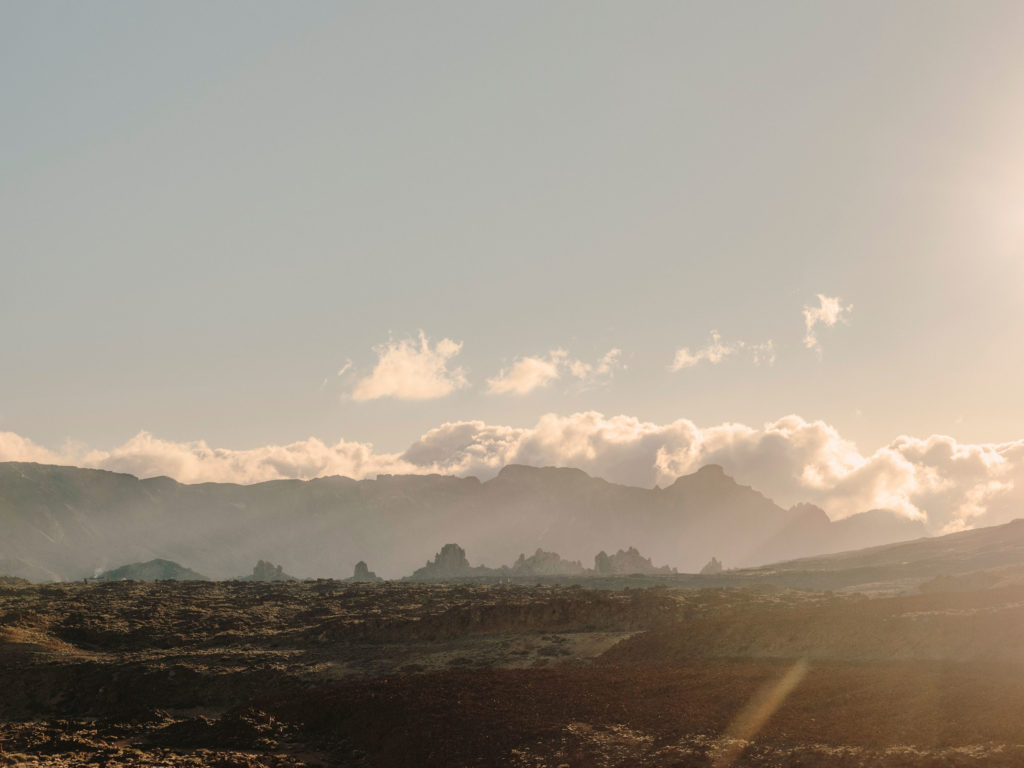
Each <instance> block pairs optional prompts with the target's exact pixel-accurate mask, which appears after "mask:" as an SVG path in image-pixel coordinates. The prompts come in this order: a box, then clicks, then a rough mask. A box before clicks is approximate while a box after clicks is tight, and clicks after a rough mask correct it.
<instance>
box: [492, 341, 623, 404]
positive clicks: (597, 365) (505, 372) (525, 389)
mask: <svg viewBox="0 0 1024 768" xmlns="http://www.w3.org/2000/svg"><path fill="white" fill-rule="evenodd" d="M625 367H626V366H625V365H624V364H623V362H622V350H621V349H617V348H612V349H610V350H608V351H607V352H605V353H604V354H603V355H602V356H601V357H600V358H598V360H597V361H596V362H594V363H587V362H584V361H583V360H579V359H576V358H570V357H569V353H568V352H566V351H565V350H564V349H561V348H559V349H552V350H551V351H550V352H548V354H547V357H521V358H519V359H518V360H516V361H515V362H514V363H513V364H512V365H510V366H509V367H508V368H503V369H502V370H501V371H499V372H498V375H497V376H495V377H494V378H491V379H488V380H487V391H488V392H489V393H491V394H492V395H502V394H516V395H525V394H529V393H530V392H533V391H534V390H535V389H541V388H542V387H546V386H548V385H549V384H551V383H552V382H554V381H557V380H558V379H561V378H562V377H563V376H565V375H569V376H572V377H573V378H575V379H577V380H579V381H580V382H581V383H582V384H583V385H584V386H592V385H594V384H598V383H601V382H602V381H607V380H608V379H609V378H611V377H612V376H613V375H614V374H615V371H617V370H620V369H623V368H625Z"/></svg>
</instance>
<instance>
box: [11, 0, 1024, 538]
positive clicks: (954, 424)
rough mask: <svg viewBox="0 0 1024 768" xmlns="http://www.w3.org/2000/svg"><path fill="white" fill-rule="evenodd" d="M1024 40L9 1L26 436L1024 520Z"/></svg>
mask: <svg viewBox="0 0 1024 768" xmlns="http://www.w3.org/2000/svg"><path fill="white" fill-rule="evenodd" d="M1022 39H1024V5H1022V4H1021V3H1019V2H996V1H994V0H993V1H991V2H989V1H986V2H977V3H963V2H942V1H933V0H929V1H928V2H911V1H908V2H901V3H887V2H873V1H870V0H869V1H866V2H861V1H858V2H774V3H756V4H755V3H748V2H706V3H704V2H687V3H679V2H665V3H662V2H639V3H629V4H625V3H593V2H586V3H584V2H571V1H566V2H560V3H542V2H517V3H505V4H497V3H470V2H462V3H452V2H439V3H429V4H426V3H379V2H375V3H360V2H345V3H343V2H329V3H320V2H313V1H312V0H310V1H309V2H303V3H277V2H256V1H253V0H246V2H230V1H227V0H222V1H221V2H218V3H212V4H211V3H199V2H186V1H184V0H182V1H181V2H175V3H136V2H129V1H127V0H126V1H125V2H112V1H109V0H108V1H105V2H100V1H98V2H92V3H77V2H70V1H67V2H53V1H52V0H32V2H28V1H27V0H18V1H17V2H15V1H12V0H0V118H2V119H0V268H2V270H0V324H2V328H3V333H2V334H0V460H5V459H6V460H37V461H53V462H57V463H74V464H79V465H85V466H99V467H104V468H110V469H118V470H121V471H130V472H132V473H134V474H141V475H146V474H167V475H171V476H174V477H176V478H177V479H179V480H182V481H184V482H197V481H202V480H226V481H235V482H254V481H257V480H266V479H273V478H275V477H311V476H317V475H322V474H334V473H341V474H350V475H353V476H372V474H373V473H375V472H378V471H413V472H421V471H442V472H451V473H457V474H469V473H473V474H478V475H480V476H481V477H486V476H489V475H493V473H494V472H496V471H497V468H499V467H500V465H501V464H502V463H504V462H508V461H522V462H525V463H553V464H560V465H572V466H580V467H582V468H584V469H586V470H587V471H590V472H592V473H595V474H599V475H601V476H603V477H607V478H608V479H613V480H615V481H617V482H628V483H633V484H638V485H646V486H651V485H653V484H655V483H659V484H664V483H666V482H671V480H672V479H673V478H674V477H675V476H677V475H678V474H680V473H685V472H687V471H691V470H692V469H695V468H696V467H697V466H698V465H699V463H700V462H704V461H708V460H712V459H713V460H716V461H718V462H719V463H722V464H723V466H725V467H726V469H727V470H729V471H730V472H731V473H732V474H733V475H734V476H736V477H737V479H738V480H740V481H741V482H744V483H747V484H751V485H754V486H755V487H757V488H759V489H760V490H763V491H764V492H765V493H767V494H768V495H770V496H772V498H776V500H780V501H784V502H786V503H796V502H798V501H804V500H807V501H814V502H815V503H820V504H822V506H823V507H824V508H825V509H826V510H827V511H828V512H829V513H830V514H831V515H833V516H844V515H847V514H851V513H852V512H854V511H862V510H863V509H866V508H871V507H873V506H884V507H887V508H893V509H897V510H899V511H902V512H904V513H905V514H907V515H910V516H921V517H925V518H927V519H929V520H930V521H931V522H932V523H933V525H934V527H935V528H936V529H942V530H953V529H956V528H958V527H969V526H971V525H975V524H978V523H980V522H983V521H992V520H996V519H1002V518H1005V517H1007V516H1016V514H1014V513H1013V510H1015V509H1018V506H1019V505H1018V502H1020V501H1022V500H1024V497H1021V496H1019V493H1020V492H1021V491H1022V490H1024V455H1022V454H1024V449H1022V445H1024V443H1022V442H1021V441H1022V440H1024V408H1022V407H1021V399H1020V392H1021V391H1024V356H1022V355H1021V354H1020V350H1021V345H1022V341H1024V334H1022V328H1024V46H1021V45H1020V41H1021V40H1022ZM1015 505H1017V506H1015Z"/></svg>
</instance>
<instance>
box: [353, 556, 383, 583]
mask: <svg viewBox="0 0 1024 768" xmlns="http://www.w3.org/2000/svg"><path fill="white" fill-rule="evenodd" d="M345 581H347V582H351V583H363V582H377V581H384V579H382V578H381V577H380V576H378V575H377V574H376V573H374V572H373V571H371V570H370V567H369V566H368V565H367V564H366V561H365V560H360V561H359V562H358V563H356V567H355V571H354V572H353V574H352V575H351V576H350V577H349V578H347V579H345Z"/></svg>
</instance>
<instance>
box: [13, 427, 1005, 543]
mask: <svg viewBox="0 0 1024 768" xmlns="http://www.w3.org/2000/svg"><path fill="white" fill-rule="evenodd" d="M0 461H38V462H42V463H52V464H73V465H77V466H86V467H95V468H100V469H108V470H112V471H117V472H127V473H130V474H133V475H137V476H140V477H152V476H156V475H168V476H170V477H173V478H175V479H177V480H179V481H181V482H185V483H196V482H210V481H216V482H235V483H254V482H261V481H266V480H274V479H279V478H301V479H308V478H313V477H319V476H325V475H346V476H348V477H355V478H365V477H373V476H374V475H376V474H377V473H418V474H422V473H431V472H438V473H443V474H456V475H476V476H478V477H480V478H482V479H487V478H490V477H493V476H494V475H495V474H496V473H497V471H498V470H499V469H500V468H501V467H502V466H504V465H505V464H512V463H521V464H531V465H535V466H547V465H555V466H572V467H579V468H581V469H583V470H585V471H587V472H588V473H590V474H591V475H595V476H598V477H603V478H605V479H606V480H609V481H611V482H618V483H623V484H629V485H640V486H648V487H650V486H653V485H654V484H660V485H662V486H665V485H667V484H670V483H672V482H673V481H674V480H675V479H676V478H677V477H679V476H680V475H684V474H689V473H691V472H694V471H696V470H697V469H698V468H699V467H701V466H703V465H705V464H709V463H717V464H721V465H722V466H723V467H725V469H726V471H727V472H728V473H729V474H730V475H732V476H733V477H735V478H736V479H737V480H738V481H739V482H741V483H743V484H746V485H751V486H753V487H754V488H756V489H758V490H759V491H761V492H763V493H764V494H765V495H767V496H769V497H770V498H772V499H774V500H775V501H777V502H778V503H780V504H782V505H783V506H788V505H791V504H794V503H797V502H800V501H809V502H812V503H815V504H818V505H820V506H821V507H822V508H824V509H825V510H826V511H827V512H828V513H829V514H830V515H831V516H832V517H833V518H840V517H845V516H848V515H851V514H854V513H857V512H863V511H866V510H869V509H875V508H886V509H892V510H894V511H897V512H900V513H902V514H904V515H907V516H909V517H921V518H925V519H926V520H927V522H928V525H929V527H930V528H931V530H933V531H934V532H948V531H954V530H960V529H963V528H969V527H972V526H975V525H979V524H985V525H987V524H994V523H999V522H1005V521H1007V520H1010V519H1012V518H1014V517H1017V516H1019V515H1021V513H1022V511H1024V440H1019V441H1016V442H1012V443H1005V444H980V445H971V444H964V443H959V442H958V441H957V440H955V439H954V438H952V437H946V436H942V435H932V436H930V437H927V438H916V437H910V436H901V437H898V438H896V439H895V440H893V441H892V442H891V443H890V444H889V445H886V446H884V447H882V448H879V449H878V450H877V451H875V452H873V453H870V454H865V453H862V452H860V451H859V450H858V449H857V447H856V446H855V445H854V444H853V443H852V442H850V441H848V440H846V439H844V438H843V437H842V435H840V434H839V432H838V431H837V430H836V429H835V428H834V427H832V426H830V425H829V424H826V423H824V422H821V421H806V420H804V419H803V418H801V417H799V416H796V415H791V416H786V417H784V418H781V419H779V420H778V421H774V422H770V423H767V424H764V425H762V426H760V427H751V426H747V425H743V424H732V423H726V424H718V425H715V426H710V427H699V426H697V425H696V424H695V423H694V422H692V421H690V420H689V419H679V420H677V421H673V422H671V423H668V424H655V423H651V422H644V421H640V420H639V419H636V418H634V417H631V416H624V415H620V416H605V415H603V414H600V413H596V412H593V411H590V412H585V413H575V414H572V415H568V416H559V415H556V414H548V415H546V416H543V417H541V419H540V420H539V421H538V422H537V423H536V424H535V425H533V426H532V427H511V426H502V425H492V424H486V423H484V422H482V421H461V422H452V423H447V424H443V425H441V426H439V427H437V428H435V429H432V430H430V431H428V432H426V433H425V434H424V435H422V436H421V437H420V438H419V439H418V440H416V441H415V442H414V443H413V444H412V445H410V446H409V447H408V449H406V450H405V451H403V452H401V453H384V452H378V451H376V450H375V449H374V448H373V446H372V445H371V444H369V443H355V442H347V441H345V440H341V441H339V442H337V443H335V444H334V445H328V444H326V443H324V442H322V441H320V440H318V439H316V438H309V439H307V440H303V441H300V442H296V443H291V444H289V445H269V446H263V447H259V448H253V449H249V450H228V449H222V448H213V447H210V446H209V445H208V444H207V443H205V442H203V441H195V442H187V443H176V442H170V441H165V440H160V439H158V438H156V437H154V436H153V435H150V434H149V433H146V432H140V433H139V434H138V435H136V436H135V437H133V438H132V439H131V440H129V441H128V442H126V443H124V444H123V445H121V446H118V447H117V448H114V449H112V450H97V449H90V448H87V447H82V446H75V445H72V444H67V445H65V446H64V447H62V448H61V449H59V450H49V449H47V448H44V447H42V446H39V445H37V444H35V443H33V442H32V441H31V440H29V439H27V438H24V437H22V436H20V435H17V434H15V433H12V432H0Z"/></svg>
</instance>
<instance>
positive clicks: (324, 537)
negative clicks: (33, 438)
mask: <svg viewBox="0 0 1024 768" xmlns="http://www.w3.org/2000/svg"><path fill="white" fill-rule="evenodd" d="M813 510H817V511H816V512H815V511H813ZM819 513H820V514H819ZM885 515H888V517H883V518H882V519H883V520H884V521H886V522H888V523H893V525H894V528H893V526H889V527H890V528H893V530H896V531H897V533H898V534H899V536H901V537H902V538H913V536H910V535H905V534H906V533H907V532H908V531H909V532H913V531H917V530H918V529H919V531H920V532H919V534H918V535H921V534H923V533H924V528H923V526H920V525H919V524H918V528H914V527H913V526H912V525H911V526H910V527H909V528H908V527H907V526H906V525H903V524H902V523H900V522H899V521H898V520H896V516H895V515H894V514H893V513H885ZM894 521H895V522H894ZM876 523H877V521H875V522H872V521H870V520H868V521H867V522H866V523H864V524H863V525H862V526H861V527H863V528H864V529H865V530H864V531H863V532H862V533H863V535H862V536H861V537H860V538H861V539H865V540H868V541H869V543H884V542H885V541H892V540H894V538H897V537H894V535H893V531H892V530H886V531H882V533H881V534H879V536H881V538H879V536H876V535H875V531H876V530H881V529H882V528H885V527H886V526H879V525H877V524H876ZM0 524H2V526H3V531H4V533H5V536H4V537H3V539H2V540H0V558H5V560H0V562H7V563H14V564H17V563H21V565H20V566H16V567H15V566H11V567H12V568H13V569H14V570H17V569H18V568H21V569H22V570H24V571H26V572H31V573H32V574H34V575H35V576H36V577H37V578H38V576H39V574H40V573H53V574H55V575H57V576H59V577H60V578H63V579H78V578H83V577H92V576H94V575H96V574H98V573H100V572H102V571H104V570H107V569H109V568H110V567H111V566H112V565H116V564H119V563H124V562H145V561H148V560H152V559H154V558H165V559H169V560H174V561H178V562H188V563H189V564H190V565H191V566H192V567H194V568H196V569H197V570H198V571H199V572H200V573H203V574H208V575H209V576H210V577H211V578H230V577H232V576H237V574H238V573H244V572H246V571H248V570H249V569H250V568H251V567H252V563H253V562H256V561H258V560H267V561H272V562H275V563H278V562H279V563H283V564H284V566H285V568H286V570H287V571H288V572H290V573H293V574H296V575H297V576H298V577H300V578H303V577H312V576H323V577H339V578H341V577H345V576H347V575H348V574H350V573H351V572H352V568H353V565H354V563H356V562H358V561H359V560H364V559H369V560H372V561H373V562H374V563H375V565H376V566H377V568H378V570H379V571H380V572H381V573H382V575H385V576H386V577H398V576H402V575H405V574H408V573H411V572H412V571H413V570H414V569H415V568H416V567H418V566H420V565H422V557H423V553H424V551H425V550H432V551H438V550H439V549H440V548H441V546H442V545H443V544H445V543H447V542H451V541H458V542H460V543H461V544H463V545H464V546H466V547H467V549H468V550H469V551H472V552H473V553H474V554H475V556H476V557H478V558H480V560H478V562H485V563H490V564H496V563H508V562H511V561H512V559H514V558H515V556H516V555H518V554H519V553H520V552H534V551H535V550H537V549H543V550H544V551H548V552H557V553H559V554H560V555H561V556H562V557H564V558H566V559H567V560H570V561H574V560H582V561H588V562H589V559H590V558H592V557H593V553H594V552H598V551H602V550H603V551H609V552H615V551H617V550H619V549H621V548H623V547H626V546H636V547H638V548H639V550H640V551H642V552H643V553H644V554H645V555H646V556H649V557H652V558H653V559H654V561H655V562H658V563H665V564H668V565H669V566H671V567H675V568H678V570H680V571H681V572H689V573H695V572H697V571H698V570H700V568H701V567H702V566H703V565H704V564H705V563H707V562H708V560H709V558H710V557H712V556H715V557H718V558H719V559H720V560H721V561H722V562H723V563H724V564H725V566H726V567H727V568H732V567H741V566H754V565H760V564H763V563H768V562H775V561H781V560H787V559H793V558H795V557H799V556H808V555H815V554H822V553H824V552H829V551H837V550H839V549H848V548H850V547H849V546H844V542H843V541H842V538H843V531H844V528H846V529H849V528H851V527H852V526H851V525H850V524H845V525H844V524H843V521H831V520H830V519H828V517H827V515H825V514H824V512H823V511H821V510H818V509H817V508H810V507H806V506H804V507H801V506H800V505H798V506H797V507H794V508H791V509H789V510H786V509H783V508H782V507H780V506H779V505H777V504H775V502H773V501H772V500H771V499H768V498H767V497H766V496H764V495H763V494H762V493H760V492H759V491H757V490H756V489H754V488H751V487H750V486H745V485H741V484H739V483H737V482H736V481H735V480H734V479H733V478H731V477H729V476H728V475H727V474H725V472H724V470H723V469H722V468H721V467H720V466H717V465H708V466H706V467H702V468H701V469H699V470H698V471H697V472H695V473H693V474H690V475H684V476H681V477H680V478H677V479H676V481H675V482H673V483H672V484H671V485H670V486H668V487H666V488H662V489H659V488H652V489H648V488H639V487H634V486H625V485H618V484H615V483H610V482H608V481H606V480H603V479H602V478H595V477H591V476H590V475H589V474H587V473H586V472H584V471H583V470H580V469H576V468H571V467H531V466H528V465H508V466H506V467H504V468H502V470H501V471H500V472H499V473H498V474H497V475H496V476H495V477H494V478H491V479H490V480H487V481H485V482H481V481H480V480H479V479H477V478H475V477H465V478H464V477H455V476H450V475H378V476H377V477H376V478H373V479H363V480H355V479H353V478H347V477H343V476H331V477H322V478H314V479H311V480H272V481H267V482H263V483H257V484H252V485H239V484H233V483H199V484H183V483H179V482H177V481H176V480H174V479H173V478H168V477H163V476H161V477H152V478H144V479H140V478H137V477H135V476H134V475H130V474H126V473H118V472H111V471H109V470H96V469H87V468H81V467H59V466H55V465H46V464H36V463H31V462H6V463H0ZM873 536H874V537H875V540H872V537H873ZM886 537H888V538H886ZM860 543H861V542H860V541H859V540H858V544H860ZM10 575H13V576H18V575H21V573H19V572H15V573H11V574H10Z"/></svg>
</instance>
